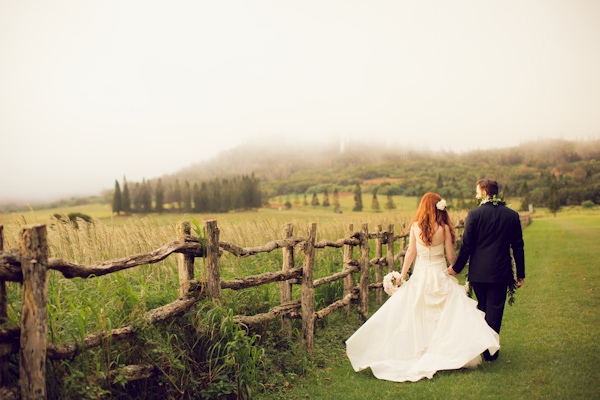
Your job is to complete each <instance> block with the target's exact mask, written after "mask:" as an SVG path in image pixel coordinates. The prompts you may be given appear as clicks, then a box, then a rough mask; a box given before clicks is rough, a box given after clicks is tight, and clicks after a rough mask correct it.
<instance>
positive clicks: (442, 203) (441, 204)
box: [435, 199, 446, 211]
mask: <svg viewBox="0 0 600 400" xmlns="http://www.w3.org/2000/svg"><path fill="white" fill-rule="evenodd" d="M435 206H436V207H437V209H438V210H440V211H444V210H445V209H446V200H444V199H441V200H440V201H438V202H437V204H436V205H435Z"/></svg>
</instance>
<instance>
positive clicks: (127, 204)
mask: <svg viewBox="0 0 600 400" xmlns="http://www.w3.org/2000/svg"><path fill="white" fill-rule="evenodd" d="M121 208H122V209H123V211H125V213H128V212H131V197H130V196H129V189H128V188H127V180H126V179H125V177H123V193H122V196H121Z"/></svg>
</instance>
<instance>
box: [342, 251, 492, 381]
mask: <svg viewBox="0 0 600 400" xmlns="http://www.w3.org/2000/svg"><path fill="white" fill-rule="evenodd" d="M476 306H477V302H476V301H475V300H473V299H471V298H469V297H468V296H467V295H466V293H465V289H464V286H461V285H459V283H458V280H457V279H456V278H454V277H452V276H450V275H449V274H448V271H447V266H446V259H445V257H444V245H443V244H440V245H438V246H434V247H426V246H424V245H421V244H419V243H417V257H416V261H415V265H414V272H413V274H412V275H411V277H410V279H409V280H408V281H406V282H404V283H403V284H402V286H400V288H399V289H398V290H397V291H396V293H394V294H393V295H392V296H391V297H390V298H389V299H388V300H387V301H386V302H385V303H384V304H383V305H382V306H381V308H379V310H377V312H376V313H375V314H374V315H373V316H372V317H371V318H369V320H367V321H366V322H365V323H364V324H363V326H361V327H360V328H359V329H358V330H357V331H356V332H355V333H354V334H353V335H352V336H351V337H350V338H349V339H348V340H347V341H346V352H347V354H348V358H349V359H350V362H351V363H352V367H353V368H354V370H355V371H360V370H363V369H365V368H371V370H372V371H373V375H375V376H376V377H377V378H379V379H385V380H388V381H394V382H404V381H411V382H416V381H418V380H420V379H422V378H429V379H431V378H432V377H433V375H434V374H435V373H436V372H437V371H440V370H445V369H458V368H462V367H476V366H477V365H479V364H480V363H481V356H480V354H481V353H483V352H484V351H485V350H486V349H487V350H489V352H490V354H494V353H495V352H496V351H498V349H499V348H500V343H499V337H498V334H497V333H496V332H495V331H494V330H493V329H492V328H490V327H489V326H488V324H487V323H486V322H485V319H484V313H483V312H482V311H480V310H478V309H477V308H476Z"/></svg>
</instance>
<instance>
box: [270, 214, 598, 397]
mask: <svg viewBox="0 0 600 400" xmlns="http://www.w3.org/2000/svg"><path fill="white" fill-rule="evenodd" d="M599 228H600V213H598V211H586V210H581V209H570V210H565V211H564V212H562V213H558V215H557V217H556V218H553V217H541V218H536V219H534V221H533V223H532V224H531V226H529V227H528V228H527V229H526V230H525V231H524V239H525V248H526V264H527V267H526V269H527V278H526V280H525V286H524V287H523V288H522V289H519V290H518V291H517V296H516V303H515V304H514V305H513V306H512V307H508V306H507V309H506V312H505V316H504V322H503V327H502V335H501V345H502V351H501V355H500V358H499V359H498V360H497V361H496V362H494V363H484V364H483V365H482V366H480V367H479V368H478V369H477V370H474V371H470V370H458V371H441V372H438V373H437V374H436V375H435V376H434V378H433V379H432V380H427V379H424V380H421V381H419V382H416V383H394V382H387V381H380V380H378V379H376V378H375V377H374V376H373V375H372V373H371V372H370V370H366V371H361V372H359V373H356V372H354V371H353V369H352V367H351V365H350V362H349V361H348V359H347V358H346V356H345V347H344V344H343V342H344V341H345V339H347V338H348V337H349V336H350V335H351V334H352V332H353V331H354V330H355V329H356V327H357V323H356V322H354V321H353V320H348V319H346V318H344V317H341V316H339V315H337V316H336V317H335V318H336V321H335V322H334V320H333V319H331V320H330V321H329V325H328V326H326V327H325V328H324V329H322V330H320V331H318V332H319V337H318V338H317V340H316V343H317V345H318V346H319V348H328V349H330V350H329V351H328V352H327V354H325V355H321V356H320V355H319V352H317V356H318V357H319V356H320V357H321V359H322V360H323V361H322V363H321V364H320V365H319V367H320V368H318V369H316V370H315V372H314V373H313V374H311V375H310V376H309V377H308V378H307V379H305V380H300V381H299V382H298V384H296V385H295V386H294V387H292V388H291V389H287V390H282V391H280V392H278V393H276V394H275V395H273V396H272V398H284V399H299V398H306V397H310V398H319V399H339V398H345V399H363V398H378V399H392V398H398V397H402V398H408V399H421V398H428V399H429V398H431V399H447V398H461V399H482V398H483V399H591V398H598V396H599V394H600V353H599V351H600V342H599V339H600V291H599V288H600V271H599V270H598V261H597V260H598V259H599V258H600V246H598V241H599V240H600V229H599ZM374 309H376V305H374V306H373V311H374ZM401 343H402V339H401V338H399V340H398V345H402V344H401Z"/></svg>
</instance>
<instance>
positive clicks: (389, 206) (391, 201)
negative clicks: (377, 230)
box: [385, 192, 396, 210]
mask: <svg viewBox="0 0 600 400" xmlns="http://www.w3.org/2000/svg"><path fill="white" fill-rule="evenodd" d="M385 209H386V210H394V209H396V204H394V199H393V198H392V194H391V193H389V192H388V194H387V201H386V203H385Z"/></svg>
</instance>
